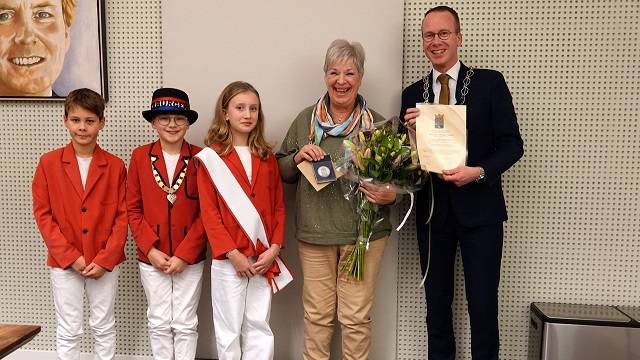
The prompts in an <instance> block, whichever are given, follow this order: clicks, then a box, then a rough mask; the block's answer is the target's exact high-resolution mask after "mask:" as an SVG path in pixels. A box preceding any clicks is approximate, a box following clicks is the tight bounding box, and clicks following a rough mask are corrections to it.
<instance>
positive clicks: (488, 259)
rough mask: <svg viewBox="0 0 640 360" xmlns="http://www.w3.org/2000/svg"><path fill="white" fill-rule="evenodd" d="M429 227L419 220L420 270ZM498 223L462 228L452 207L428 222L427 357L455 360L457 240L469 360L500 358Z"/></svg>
mask: <svg viewBox="0 0 640 360" xmlns="http://www.w3.org/2000/svg"><path fill="white" fill-rule="evenodd" d="M428 231H429V225H424V224H418V226H417V236H418V244H419V250H420V262H421V266H422V273H423V274H424V271H425V268H426V265H427V256H428V252H429V243H428V236H429V233H428ZM502 236H503V230H502V223H498V224H492V225H488V226H481V227H473V228H469V227H465V226H462V225H461V224H460V222H459V221H458V219H457V218H456V216H455V215H454V213H453V211H449V212H448V215H447V217H446V219H445V221H444V222H441V223H440V224H433V225H432V226H431V260H430V261H431V262H430V266H429V274H428V276H427V281H426V283H425V292H426V298H427V333H428V346H429V349H428V352H429V360H455V355H456V344H455V338H454V334H453V314H452V309H451V304H452V302H453V295H454V294H453V292H454V280H455V278H454V266H455V257H456V248H457V244H458V243H459V244H460V251H461V254H462V262H463V267H464V280H465V290H466V297H467V303H468V311H469V318H470V322H471V355H472V358H473V360H498V348H499V329H498V285H499V282H500V263H501V260H502Z"/></svg>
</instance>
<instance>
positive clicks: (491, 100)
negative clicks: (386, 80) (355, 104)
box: [400, 64, 524, 227]
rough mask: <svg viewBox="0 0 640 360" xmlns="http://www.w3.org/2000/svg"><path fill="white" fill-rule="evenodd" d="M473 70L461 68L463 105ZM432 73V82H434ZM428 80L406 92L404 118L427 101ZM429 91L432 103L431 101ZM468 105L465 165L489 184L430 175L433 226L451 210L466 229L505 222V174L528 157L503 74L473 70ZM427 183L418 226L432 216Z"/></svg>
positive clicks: (421, 197)
mask: <svg viewBox="0 0 640 360" xmlns="http://www.w3.org/2000/svg"><path fill="white" fill-rule="evenodd" d="M468 70H469V68H468V67H466V66H465V65H464V64H461V67H460V74H459V76H458V82H457V85H456V99H457V102H458V104H459V103H460V101H461V99H462V96H461V91H462V87H463V80H464V78H465V76H466V74H467V71H468ZM431 76H432V73H430V74H429V78H428V81H429V82H431V81H432V80H431V79H432V78H431ZM423 92H424V81H423V80H419V81H417V82H415V83H413V84H412V85H410V86H408V87H407V88H406V89H404V91H403V92H402V109H401V113H400V118H401V119H404V113H405V112H406V110H407V109H408V108H413V107H415V106H416V103H417V102H423V101H424V100H423ZM433 98H434V95H433V89H432V87H431V86H430V92H429V102H433ZM465 104H466V105H467V152H468V155H467V166H481V167H482V168H484V170H485V174H486V181H485V182H483V183H475V182H473V183H470V184H467V185H465V186H462V187H456V186H455V185H453V184H451V183H447V182H444V181H442V180H441V179H440V178H438V177H437V176H436V175H435V174H431V175H432V176H431V179H432V180H433V184H434V200H435V207H434V214H433V219H432V224H433V225H434V226H437V225H441V224H442V222H443V221H444V220H445V218H446V215H447V213H448V212H449V211H453V212H454V213H455V215H456V217H457V218H458V220H459V222H460V223H461V224H462V225H464V226H468V227H476V226H483V225H489V224H496V223H499V222H502V221H505V220H507V210H506V207H505V203H504V195H503V193H502V183H501V175H502V173H503V172H505V171H507V169H509V168H510V167H511V166H512V165H513V164H515V162H516V161H518V159H520V158H521V157H522V154H523V152H524V150H523V143H522V138H521V137H520V131H519V129H518V122H517V119H516V114H515V110H514V108H513V102H512V100H511V93H510V92H509V88H508V87H507V84H506V82H505V80H504V77H503V76H502V74H501V73H499V72H497V71H494V70H486V69H474V70H473V76H472V77H471V83H470V85H469V93H468V94H467V96H466V100H465ZM428 192H429V184H428V183H427V184H426V185H425V187H424V188H423V189H422V190H421V191H420V192H418V206H417V209H416V225H418V226H424V224H425V221H426V219H427V216H428V209H429V201H430V200H431V199H430V196H429V194H428Z"/></svg>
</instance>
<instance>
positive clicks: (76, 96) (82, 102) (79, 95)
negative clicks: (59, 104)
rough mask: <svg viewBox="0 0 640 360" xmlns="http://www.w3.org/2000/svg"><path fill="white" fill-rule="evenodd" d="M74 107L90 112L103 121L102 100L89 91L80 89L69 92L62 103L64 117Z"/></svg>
mask: <svg viewBox="0 0 640 360" xmlns="http://www.w3.org/2000/svg"><path fill="white" fill-rule="evenodd" d="M76 106H79V107H81V108H83V109H85V110H89V111H91V112H92V113H94V114H96V115H97V116H98V118H99V119H100V120H103V119H104V106H105V104H104V99H103V98H102V96H100V94H98V93H97V92H95V91H93V90H91V89H87V88H81V89H75V90H73V91H72V92H70V93H69V95H67V99H66V100H65V101H64V116H65V117H66V116H68V115H69V111H70V110H71V109H72V108H74V107H76Z"/></svg>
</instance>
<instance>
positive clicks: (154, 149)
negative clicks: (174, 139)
mask: <svg viewBox="0 0 640 360" xmlns="http://www.w3.org/2000/svg"><path fill="white" fill-rule="evenodd" d="M149 157H150V161H151V166H152V167H153V168H154V169H156V171H157V172H158V174H159V175H160V178H162V182H163V183H164V184H165V185H167V187H171V184H172V183H171V181H170V179H169V175H167V164H166V163H165V162H164V155H163V154H162V145H160V140H157V141H156V142H154V143H153V145H151V148H150V149H149ZM154 158H155V161H154V160H153V159H154ZM171 180H172V179H171Z"/></svg>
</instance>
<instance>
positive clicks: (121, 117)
mask: <svg viewBox="0 0 640 360" xmlns="http://www.w3.org/2000/svg"><path fill="white" fill-rule="evenodd" d="M106 18H107V27H106V30H107V54H108V60H107V61H108V75H109V103H108V104H107V109H106V121H107V122H106V126H105V128H104V130H103V131H102V132H101V134H100V137H99V140H98V142H99V144H100V145H101V146H102V147H103V148H104V149H106V150H108V151H110V152H112V153H114V154H115V155H117V156H118V157H120V158H122V159H124V160H125V161H126V162H128V158H129V155H130V154H131V151H132V150H133V148H134V147H135V146H137V145H139V144H143V143H146V142H149V141H151V140H153V139H154V133H153V131H152V129H151V128H150V126H148V125H147V124H146V122H144V119H143V118H142V116H141V115H140V111H141V110H143V109H144V108H145V107H148V103H149V99H150V96H151V92H152V91H153V90H154V89H155V88H157V87H158V86H160V84H161V83H162V61H161V46H162V44H161V39H162V34H161V25H160V24H161V22H160V0H157V1H156V0H136V1H124V0H119V1H116V0H110V1H107V2H106ZM0 106H1V110H0V122H1V123H2V124H3V126H2V131H1V132H0V161H1V163H2V166H1V170H0V181H1V182H2V184H4V185H3V188H4V190H3V191H1V192H0V204H2V205H1V206H0V219H1V220H0V221H1V222H2V223H1V225H0V227H1V231H0V269H1V270H0V288H1V289H2V291H0V303H1V304H2V306H1V307H0V323H27V324H38V325H41V326H42V332H41V333H40V334H39V335H38V336H36V337H35V338H34V339H33V340H32V341H31V342H30V343H28V344H27V345H25V347H24V348H25V349H32V350H49V351H53V350H55V324H56V321H55V315H54V308H53V300H52V297H51V290H50V283H49V270H48V267H47V266H46V264H45V262H46V250H45V246H44V243H43V242H42V240H41V238H40V234H39V233H38V231H37V228H36V226H35V223H34V221H33V216H32V214H31V178H32V177H33V172H34V170H35V167H36V164H37V163H38V158H39V156H40V154H42V153H44V152H47V151H50V150H52V149H54V148H57V147H60V146H62V145H64V144H66V143H67V142H68V141H69V136H68V134H67V133H66V131H65V129H64V127H63V125H62V116H63V113H64V111H63V104H62V103H61V102H52V101H51V102H49V101H44V102H35V101H28V102H2V104H0ZM126 255H127V259H128V260H127V261H126V262H125V264H124V266H122V268H121V270H122V272H121V275H120V279H119V288H118V297H117V300H116V324H117V332H118V343H117V353H118V354H127V355H149V354H150V351H149V349H148V340H147V329H146V316H145V310H146V300H145V297H144V293H143V292H142V287H141V285H140V281H139V277H138V270H137V267H136V264H137V262H136V261H135V260H134V259H135V246H134V243H133V241H132V240H131V239H129V241H128V243H127V248H126ZM86 318H87V316H86V309H85V319H86ZM84 329H85V333H86V334H87V336H85V341H84V342H83V345H82V351H83V352H91V350H92V345H91V342H90V341H88V340H89V339H90V338H91V336H90V335H89V334H90V328H89V326H88V324H87V323H86V321H85V324H84Z"/></svg>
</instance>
